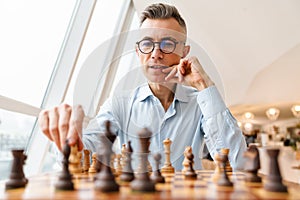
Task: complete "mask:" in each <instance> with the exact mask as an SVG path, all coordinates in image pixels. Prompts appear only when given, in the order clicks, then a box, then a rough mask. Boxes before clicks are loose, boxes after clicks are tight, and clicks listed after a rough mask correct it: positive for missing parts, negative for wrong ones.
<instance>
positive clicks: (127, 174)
mask: <svg viewBox="0 0 300 200" xmlns="http://www.w3.org/2000/svg"><path fill="white" fill-rule="evenodd" d="M132 152H133V150H132V147H131V141H128V145H127V148H126V150H125V160H124V163H125V165H124V168H123V169H122V174H121V176H120V180H121V181H124V182H130V181H132V180H133V179H134V173H133V169H132V166H131V155H132Z"/></svg>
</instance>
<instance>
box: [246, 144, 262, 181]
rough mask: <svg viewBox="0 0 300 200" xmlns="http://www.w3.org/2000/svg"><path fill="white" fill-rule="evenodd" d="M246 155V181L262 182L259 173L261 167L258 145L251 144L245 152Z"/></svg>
mask: <svg viewBox="0 0 300 200" xmlns="http://www.w3.org/2000/svg"><path fill="white" fill-rule="evenodd" d="M244 157H245V158H246V163H245V167H244V171H245V172H246V173H245V181H246V182H254V183H260V182H261V181H262V180H261V177H259V176H258V175H257V173H258V170H259V169H260V158H259V151H258V149H257V147H256V145H250V146H249V147H248V149H247V151H246V152H245V153H244Z"/></svg>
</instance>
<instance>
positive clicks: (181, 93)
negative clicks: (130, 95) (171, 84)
mask: <svg viewBox="0 0 300 200" xmlns="http://www.w3.org/2000/svg"><path fill="white" fill-rule="evenodd" d="M149 96H154V95H153V93H152V91H151V89H150V87H149V85H148V83H144V84H143V85H141V86H140V87H139V92H138V95H137V100H138V101H143V100H145V99H146V98H148V97H149ZM175 100H178V101H182V102H188V100H189V97H188V95H187V93H186V91H185V89H184V86H182V85H180V84H177V85H176V91H175Z"/></svg>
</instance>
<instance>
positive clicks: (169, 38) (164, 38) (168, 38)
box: [161, 36, 176, 41]
mask: <svg viewBox="0 0 300 200" xmlns="http://www.w3.org/2000/svg"><path fill="white" fill-rule="evenodd" d="M161 40H173V41H176V39H175V38H173V37H170V36H169V37H163V38H161Z"/></svg>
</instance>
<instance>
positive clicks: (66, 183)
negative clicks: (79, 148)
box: [55, 141, 74, 190]
mask: <svg viewBox="0 0 300 200" xmlns="http://www.w3.org/2000/svg"><path fill="white" fill-rule="evenodd" d="M70 153H71V148H70V146H69V144H68V141H66V143H65V145H64V147H63V156H64V157H63V160H62V167H63V170H62V172H61V173H60V175H59V177H58V182H57V183H56V184H55V188H56V189H57V190H74V184H73V182H72V174H70V171H69V157H70Z"/></svg>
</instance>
